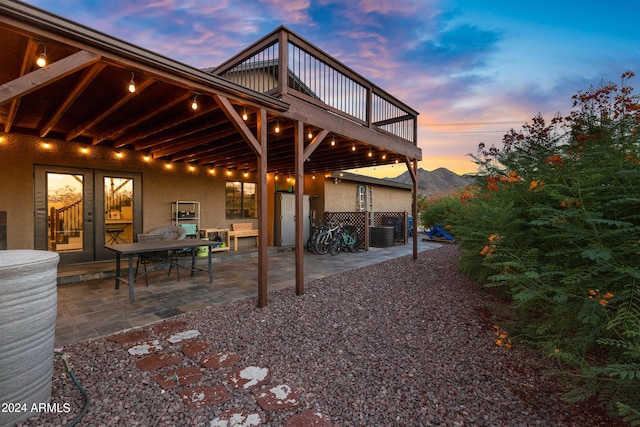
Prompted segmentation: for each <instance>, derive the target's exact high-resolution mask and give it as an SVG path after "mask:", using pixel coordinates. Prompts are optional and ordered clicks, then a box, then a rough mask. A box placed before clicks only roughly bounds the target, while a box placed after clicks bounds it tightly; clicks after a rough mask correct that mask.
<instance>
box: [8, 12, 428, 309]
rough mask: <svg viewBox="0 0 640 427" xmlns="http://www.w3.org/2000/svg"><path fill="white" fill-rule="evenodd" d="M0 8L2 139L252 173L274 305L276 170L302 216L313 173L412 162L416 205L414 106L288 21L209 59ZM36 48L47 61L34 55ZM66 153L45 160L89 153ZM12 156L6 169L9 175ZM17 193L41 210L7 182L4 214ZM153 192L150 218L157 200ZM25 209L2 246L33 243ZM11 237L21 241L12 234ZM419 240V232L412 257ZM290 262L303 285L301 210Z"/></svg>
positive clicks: (261, 268) (262, 259)
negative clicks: (210, 63) (188, 58)
mask: <svg viewBox="0 0 640 427" xmlns="http://www.w3.org/2000/svg"><path fill="white" fill-rule="evenodd" d="M0 11H1V12H2V13H1V14H0V46H1V48H2V51H3V52H5V54H4V58H3V63H4V64H3V67H2V68H0V122H2V126H3V128H2V132H3V133H0V152H2V150H3V147H8V148H7V149H12V148H15V149H17V150H20V149H22V148H21V147H23V146H26V144H27V141H29V143H31V142H33V141H42V142H43V144H49V143H51V142H52V143H54V144H60V146H64V147H66V148H65V150H68V149H70V148H69V147H71V146H73V147H77V148H78V150H89V151H90V150H92V149H96V150H101V151H100V152H101V153H107V152H112V153H113V155H114V158H118V157H122V156H124V157H129V158H133V157H139V158H144V161H145V162H148V161H153V162H162V163H164V164H166V165H167V168H169V167H174V168H176V169H177V168H180V169H181V171H183V172H181V173H182V175H181V178H178V179H184V180H185V182H187V181H186V179H187V178H182V177H187V176H189V174H190V173H192V172H193V171H194V170H196V169H206V170H208V171H209V172H210V173H211V174H212V175H215V174H216V173H217V174H234V173H236V174H246V175H248V174H251V175H252V176H255V182H256V187H257V206H258V215H257V224H256V225H257V229H258V233H259V235H260V236H263V238H260V239H259V245H258V255H257V293H258V305H259V306H261V307H264V306H266V305H267V282H268V265H267V264H268V247H269V239H268V238H265V237H266V236H269V233H270V225H269V223H268V218H269V212H270V209H269V199H268V197H269V191H270V190H269V189H270V188H273V187H272V186H273V180H276V179H277V176H278V175H279V174H280V175H282V176H284V175H286V176H291V177H293V180H294V181H293V182H295V195H296V206H295V210H296V217H297V218H302V217H303V195H304V193H305V188H304V181H305V175H309V174H319V175H324V174H330V173H331V172H333V171H338V170H349V169H354V168H364V167H368V166H375V165H384V164H393V163H402V164H406V166H407V168H408V170H409V171H410V172H411V175H412V178H413V183H414V189H413V197H414V212H413V216H414V217H416V212H415V205H416V203H415V200H416V197H417V182H416V171H417V162H418V161H419V160H421V157H422V153H421V150H420V148H418V146H417V115H418V113H417V112H416V111H414V110H413V109H411V108H410V107H409V106H407V105H405V104H404V103H402V102H401V101H400V100H398V99H396V98H394V97H393V96H391V95H390V94H388V93H387V92H385V91H384V90H383V89H381V88H379V87H378V86H376V85H375V84H373V83H372V82H370V81H368V80H367V79H365V78H364V77H362V76H360V75H359V74H357V73H356V72H355V71H353V70H351V69H350V68H348V67H347V66H345V65H344V64H342V63H340V62H338V61H337V60H335V59H334V58H332V57H330V56H329V55H327V54H326V53H324V52H323V51H321V50H320V49H318V48H316V47H315V46H313V45H312V44H311V43H309V42H307V41H306V40H304V39H302V38H301V37H299V36H298V35H296V34H294V33H292V32H291V31H290V30H288V29H287V28H285V27H280V28H278V29H276V30H275V31H274V32H272V33H271V34H269V35H267V36H265V37H264V38H262V39H261V40H259V41H258V42H256V43H255V44H253V45H252V46H250V47H248V48H247V49H245V50H244V51H242V52H241V53H240V54H238V55H237V56H236V57H234V58H232V59H230V60H229V61H228V62H226V63H224V64H222V65H220V66H219V67H216V68H212V69H206V70H201V69H196V68H193V67H190V66H188V65H186V64H182V63H179V62H177V61H174V60H172V59H169V58H167V57H164V56H162V55H159V54H157V53H154V52H150V51H148V50H145V49H143V48H140V47H137V46H134V45H132V44H130V43H127V42H125V41H122V40H119V39H116V38H113V37H111V36H108V35H106V34H103V33H100V32H97V31H95V30H92V29H90V28H87V27H84V26H82V25H81V24H78V23H74V22H71V21H68V20H65V19H63V18H60V17H57V16H55V15H52V14H49V13H47V12H46V11H43V10H40V9H37V8H34V7H32V6H29V5H26V4H24V3H21V2H18V1H14V0H7V1H3V2H2V3H1V4H0ZM37 59H43V60H45V61H46V63H45V64H44V65H43V66H41V65H36V60H37ZM83 152H84V151H83ZM60 153H61V154H59V155H58V157H56V154H55V152H54V154H53V157H50V158H48V159H49V160H47V161H48V162H49V163H51V164H75V165H77V166H80V165H83V162H84V160H83V158H82V157H77V158H72V159H69V158H68V157H67V156H66V155H65V154H62V151H60ZM140 161H142V160H140ZM103 163H104V164H103V166H102V167H103V168H110V169H117V170H123V171H124V172H127V173H134V172H140V171H139V170H136V166H135V165H134V164H133V163H132V164H131V165H129V166H127V167H126V168H125V169H122V166H120V164H119V163H118V161H117V160H112V161H108V162H103ZM36 164H37V163H36ZM12 167H14V168H30V169H31V168H33V167H34V163H25V164H23V165H12ZM6 170H7V171H8V172H7V174H8V175H7V177H4V176H3V179H11V178H10V177H11V175H9V174H10V173H11V169H10V168H7V169H6ZM13 179H16V180H17V179H19V178H13ZM270 180H271V181H270ZM9 184H10V183H9ZM270 185H271V187H270ZM35 191H36V190H35V189H34V190H32V192H35ZM142 191H145V190H144V187H143V189H142ZM184 192H185V195H184V196H185V199H186V200H190V199H192V198H193V197H195V196H194V195H192V194H190V193H189V186H188V185H185V188H184ZM147 193H148V191H147ZM16 197H21V198H22V201H23V202H24V206H27V207H29V206H31V207H32V209H31V210H32V211H35V207H34V206H33V202H32V200H33V194H21V195H19V196H16V195H15V194H12V193H10V192H7V193H6V194H5V195H4V196H0V205H3V206H4V205H7V206H11V207H9V208H7V210H8V211H9V216H11V217H13V218H16V217H19V218H23V217H24V216H25V212H23V211H22V210H20V209H22V208H17V207H16V208H14V207H13V205H12V203H15V202H16V201H18V202H19V203H20V201H19V200H16ZM145 197H146V196H145ZM167 202H168V201H167ZM145 203H146V205H145V212H144V216H143V218H144V220H145V221H147V222H149V219H148V218H150V216H151V215H152V213H150V212H152V211H153V210H154V209H157V206H154V205H153V204H152V203H151V202H149V201H147V202H145ZM45 215H46V212H45ZM141 215H142V214H141ZM97 218H98V217H96V220H97ZM21 220H22V221H24V224H22V226H20V224H19V223H18V226H17V227H8V229H7V241H8V242H9V244H8V247H7V249H15V248H20V249H24V248H29V247H28V246H29V245H32V247H31V248H32V249H39V247H38V245H39V243H38V241H39V240H38V239H40V238H41V237H40V236H39V234H38V232H37V230H36V229H35V227H34V226H33V224H32V222H31V220H30V219H28V217H27V218H26V219H25V218H23V219H21ZM137 226H138V227H139V228H138V229H137V230H138V232H142V228H141V227H142V224H138V225H137ZM416 226H417V224H416V222H414V235H415V233H416ZM18 230H22V231H20V232H19V231H18ZM24 230H27V235H26V236H25V235H24ZM12 241H17V242H19V243H18V244H16V246H15V247H12V244H11V242H12ZM29 242H34V243H29ZM96 242H97V243H96V244H97V245H98V246H99V242H100V240H99V239H98V240H96ZM417 250H418V248H417V242H415V241H414V242H413V257H414V259H415V258H417ZM293 264H294V266H295V289H296V294H298V295H302V294H303V293H304V277H305V263H304V244H303V229H302V221H296V245H295V257H294V262H293Z"/></svg>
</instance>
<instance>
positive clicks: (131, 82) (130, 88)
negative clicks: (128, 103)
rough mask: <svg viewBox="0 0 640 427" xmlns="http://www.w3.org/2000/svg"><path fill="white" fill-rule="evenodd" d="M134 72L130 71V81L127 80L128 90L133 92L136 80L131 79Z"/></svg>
mask: <svg viewBox="0 0 640 427" xmlns="http://www.w3.org/2000/svg"><path fill="white" fill-rule="evenodd" d="M133 76H134V73H131V81H130V82H129V92H130V93H134V92H135V91H136V82H135V80H133Z"/></svg>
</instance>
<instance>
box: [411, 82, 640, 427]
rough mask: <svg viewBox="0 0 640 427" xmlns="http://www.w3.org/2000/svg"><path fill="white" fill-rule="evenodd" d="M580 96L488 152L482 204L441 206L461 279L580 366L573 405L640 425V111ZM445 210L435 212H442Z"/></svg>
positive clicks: (615, 95)
mask: <svg viewBox="0 0 640 427" xmlns="http://www.w3.org/2000/svg"><path fill="white" fill-rule="evenodd" d="M632 76H633V74H632V73H625V74H624V75H623V79H622V84H621V85H620V86H618V85H615V84H611V83H609V84H604V83H603V84H601V85H600V86H598V87H596V88H590V89H589V90H587V91H585V92H580V93H578V94H577V95H575V96H574V98H573V99H574V109H573V111H572V112H571V113H570V114H569V115H568V116H566V117H561V116H557V117H554V118H553V119H552V120H551V122H550V123H549V124H547V123H546V121H545V120H544V119H543V118H542V117H541V116H537V117H535V118H534V119H533V121H532V123H531V124H526V125H524V126H523V129H522V130H521V131H515V130H512V131H510V132H509V133H508V134H507V135H505V137H504V140H503V143H504V145H503V147H502V148H501V149H495V148H493V147H492V148H491V149H488V150H487V149H486V147H485V146H484V144H480V146H479V151H478V154H477V155H476V156H474V159H475V161H476V163H477V164H478V166H479V173H478V177H477V179H478V182H477V188H476V189H474V191H473V193H472V194H473V197H468V198H465V199H464V200H461V199H460V197H458V201H457V204H458V205H457V206H456V203H454V201H453V200H448V201H441V202H434V203H433V206H434V209H433V212H432V213H428V214H427V213H424V212H423V213H424V219H425V220H426V219H431V218H434V217H436V216H437V215H441V217H439V221H441V222H443V223H447V224H450V225H451V226H452V228H453V229H454V230H455V231H456V238H457V239H458V241H459V242H460V243H461V245H462V247H463V249H464V255H463V256H462V257H461V260H460V264H461V268H462V269H463V270H464V271H465V272H467V273H468V274H471V275H473V277H475V278H476V279H479V280H486V283H487V284H488V285H489V286H497V287H500V288H501V289H502V290H503V291H504V292H505V293H506V294H508V295H509V296H510V298H511V299H512V301H513V307H514V309H515V313H516V314H517V316H518V322H517V325H516V326H515V327H516V328H517V329H518V334H519V335H520V336H521V337H522V339H524V340H527V341H530V342H534V343H537V344H539V345H540V346H541V347H543V348H545V349H546V350H547V351H548V352H549V354H550V356H552V357H554V358H560V359H561V360H563V361H564V362H570V363H572V364H573V365H574V366H575V368H576V369H577V370H579V375H575V374H576V372H572V373H571V375H567V378H573V379H574V383H573V385H574V389H573V390H572V392H571V393H569V394H567V396H566V398H567V399H568V400H572V401H575V400H585V399H590V398H592V397H597V398H598V399H599V400H600V402H601V403H602V404H603V405H604V406H606V407H607V408H609V409H611V410H615V411H617V412H618V413H619V414H620V415H621V416H623V417H625V419H627V420H628V421H630V422H631V423H632V424H634V425H638V424H640V160H639V159H640V133H639V130H640V113H639V112H640V105H639V103H638V96H637V95H634V94H633V89H632V88H631V87H629V86H628V80H629V79H630V78H631V77H632ZM436 206H437V207H438V209H435V207H436Z"/></svg>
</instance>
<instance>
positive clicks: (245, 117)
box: [242, 110, 249, 122]
mask: <svg viewBox="0 0 640 427" xmlns="http://www.w3.org/2000/svg"><path fill="white" fill-rule="evenodd" d="M248 118H249V116H247V110H244V111H243V112H242V120H244V121H245V122H246V121H247V119H248Z"/></svg>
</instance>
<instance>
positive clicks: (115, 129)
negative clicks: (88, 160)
mask: <svg viewBox="0 0 640 427" xmlns="http://www.w3.org/2000/svg"><path fill="white" fill-rule="evenodd" d="M191 95H192V94H191V92H185V93H183V94H182V95H180V96H177V97H175V98H173V99H172V100H171V101H168V102H165V103H163V104H162V105H156V106H155V108H154V109H153V110H151V111H149V112H148V113H147V114H143V115H142V116H140V117H136V118H134V119H133V120H131V121H128V122H124V123H121V124H120V125H118V126H112V127H111V128H109V129H108V130H107V131H105V132H103V133H101V134H100V135H98V136H96V137H95V138H93V145H97V144H100V143H101V142H102V141H104V140H105V139H113V138H114V137H115V136H116V135H119V134H121V133H122V132H124V131H125V130H127V129H129V128H131V127H133V126H137V125H139V124H140V123H144V122H146V121H147V120H149V119H152V118H153V117H155V116H157V115H158V114H160V113H162V112H164V111H167V110H168V109H170V108H173V107H175V106H176V105H178V104H180V103H182V102H184V101H186V100H187V99H189V98H191Z"/></svg>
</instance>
